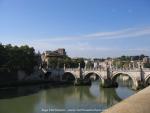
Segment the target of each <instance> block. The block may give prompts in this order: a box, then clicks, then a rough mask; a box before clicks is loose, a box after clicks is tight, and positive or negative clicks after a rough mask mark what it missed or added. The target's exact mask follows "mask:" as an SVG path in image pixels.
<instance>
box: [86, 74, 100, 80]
mask: <svg viewBox="0 0 150 113" xmlns="http://www.w3.org/2000/svg"><path fill="white" fill-rule="evenodd" d="M91 77H94V78H93V80H102V77H101V75H99V74H97V73H95V72H89V73H87V74H86V75H85V76H84V79H85V80H89V79H90V80H91V79H92V78H91Z"/></svg>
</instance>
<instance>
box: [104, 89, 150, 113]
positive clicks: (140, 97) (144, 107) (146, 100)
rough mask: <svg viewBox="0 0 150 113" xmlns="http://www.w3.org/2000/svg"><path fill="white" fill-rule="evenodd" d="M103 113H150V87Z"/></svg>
mask: <svg viewBox="0 0 150 113" xmlns="http://www.w3.org/2000/svg"><path fill="white" fill-rule="evenodd" d="M102 113H150V86H149V87H147V88H145V89H143V90H141V91H139V92H138V93H136V94H134V95H132V96H130V97H129V98H127V99H125V100H123V101H122V102H120V103H118V104H116V105H114V106H112V107H111V108H109V109H107V110H105V111H103V112H102Z"/></svg>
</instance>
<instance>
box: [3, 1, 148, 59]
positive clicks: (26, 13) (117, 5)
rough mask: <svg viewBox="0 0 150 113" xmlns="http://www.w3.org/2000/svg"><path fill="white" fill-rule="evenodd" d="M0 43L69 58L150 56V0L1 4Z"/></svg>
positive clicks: (14, 2)
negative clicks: (58, 51) (55, 52)
mask: <svg viewBox="0 0 150 113" xmlns="http://www.w3.org/2000/svg"><path fill="white" fill-rule="evenodd" d="M0 42H1V43H3V44H8V43H11V44H13V45H24V44H28V45H30V46H33V47H34V48H35V49H36V51H38V50H39V51H41V52H42V51H45V50H55V49H57V48H65V49H66V51H67V53H68V55H69V56H72V57H79V56H80V57H107V56H111V57H115V56H120V55H138V54H142V53H143V54H146V55H150V0H0Z"/></svg>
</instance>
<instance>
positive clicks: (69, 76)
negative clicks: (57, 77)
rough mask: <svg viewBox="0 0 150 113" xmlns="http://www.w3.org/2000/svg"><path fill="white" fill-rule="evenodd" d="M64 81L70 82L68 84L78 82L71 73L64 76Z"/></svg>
mask: <svg viewBox="0 0 150 113" xmlns="http://www.w3.org/2000/svg"><path fill="white" fill-rule="evenodd" d="M62 80H65V81H68V82H74V81H75V80H76V77H75V75H74V74H73V73H71V72H65V73H64V74H63V76H62Z"/></svg>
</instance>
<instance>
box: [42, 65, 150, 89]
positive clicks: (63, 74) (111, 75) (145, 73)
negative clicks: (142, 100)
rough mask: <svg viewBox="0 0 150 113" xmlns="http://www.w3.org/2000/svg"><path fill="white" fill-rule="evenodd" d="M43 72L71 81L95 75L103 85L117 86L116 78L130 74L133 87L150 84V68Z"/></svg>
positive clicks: (52, 70) (72, 69) (48, 70)
mask: <svg viewBox="0 0 150 113" xmlns="http://www.w3.org/2000/svg"><path fill="white" fill-rule="evenodd" d="M43 72H45V73H47V72H49V73H50V75H51V76H53V78H59V80H65V79H66V78H67V79H68V78H69V79H68V80H69V81H76V82H77V81H78V80H80V81H84V80H90V77H95V78H96V79H100V80H101V85H102V86H103V87H114V86H116V84H117V83H116V78H117V77H118V76H120V75H125V76H128V77H129V78H131V79H132V82H133V89H138V88H139V87H141V86H146V85H148V84H149V83H148V81H149V80H150V69H148V68H136V69H128V70H127V69H112V68H107V69H106V70H104V69H82V68H80V67H78V68H64V69H55V70H54V69H47V70H44V69H43Z"/></svg>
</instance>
